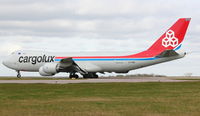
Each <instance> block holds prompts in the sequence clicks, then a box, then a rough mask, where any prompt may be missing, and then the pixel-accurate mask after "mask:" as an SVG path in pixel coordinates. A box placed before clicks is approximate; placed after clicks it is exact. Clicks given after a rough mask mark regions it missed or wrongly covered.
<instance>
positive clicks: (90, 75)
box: [69, 72, 99, 79]
mask: <svg viewBox="0 0 200 116" xmlns="http://www.w3.org/2000/svg"><path fill="white" fill-rule="evenodd" d="M98 77H99V76H98V75H97V74H96V73H88V74H84V75H83V78H84V79H87V78H98ZM69 78H70V79H78V78H79V76H78V75H77V74H76V73H75V72H72V73H70V74H69Z"/></svg>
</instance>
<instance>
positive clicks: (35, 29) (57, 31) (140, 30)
mask: <svg viewBox="0 0 200 116" xmlns="http://www.w3.org/2000/svg"><path fill="white" fill-rule="evenodd" d="M199 5H200V1H199V0H0V40H1V42H0V61H1V62H2V60H3V59H5V58H6V57H5V56H6V55H8V54H10V53H11V52H12V51H15V50H19V49H26V50H45V51H55V52H72V51H133V53H135V52H137V51H141V50H145V49H147V48H148V47H149V46H150V45H151V44H152V43H153V42H154V41H155V40H156V39H157V38H158V37H159V36H160V35H161V34H162V33H164V32H165V31H166V30H167V29H168V27H170V26H171V25H172V24H173V23H174V22H175V21H176V20H177V19H178V18H181V17H191V18H192V20H191V23H190V26H189V29H188V32H187V35H186V36H185V41H184V43H183V46H182V49H183V50H185V51H187V52H192V53H191V54H188V55H187V56H186V57H185V58H183V59H180V60H176V61H172V62H168V63H163V64H158V65H154V66H151V67H147V68H142V69H138V70H133V71H131V72H130V73H129V74H135V73H148V74H150V73H154V74H164V75H184V74H185V73H193V75H200V62H199V60H200V52H199V51H200V8H199ZM0 75H2V76H4V75H6V76H15V75H16V72H15V71H13V70H11V69H8V68H6V67H5V66H3V65H2V64H0ZM23 75H38V73H23Z"/></svg>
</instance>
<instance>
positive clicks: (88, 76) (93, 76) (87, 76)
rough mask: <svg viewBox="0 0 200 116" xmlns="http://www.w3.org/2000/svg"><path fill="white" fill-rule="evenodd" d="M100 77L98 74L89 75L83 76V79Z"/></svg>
mask: <svg viewBox="0 0 200 116" xmlns="http://www.w3.org/2000/svg"><path fill="white" fill-rule="evenodd" d="M98 77H99V76H98V75H97V74H96V73H88V74H85V75H83V78H98Z"/></svg>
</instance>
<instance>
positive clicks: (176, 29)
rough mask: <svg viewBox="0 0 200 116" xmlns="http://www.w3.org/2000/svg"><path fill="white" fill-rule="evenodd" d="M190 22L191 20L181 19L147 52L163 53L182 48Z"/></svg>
mask: <svg viewBox="0 0 200 116" xmlns="http://www.w3.org/2000/svg"><path fill="white" fill-rule="evenodd" d="M190 20H191V18H180V19H179V20H178V21H176V23H175V24H174V25H172V26H171V27H170V28H169V29H168V30H167V31H166V32H165V33H164V34H163V35H162V36H161V37H160V38H159V39H158V40H157V41H156V42H155V43H154V44H153V45H152V46H151V47H150V48H149V49H148V50H147V51H149V50H150V51H156V52H163V51H164V50H169V49H174V50H176V49H178V48H180V46H181V43H182V41H183V39H184V36H185V33H186V31H187V28H188V25H189V22H190Z"/></svg>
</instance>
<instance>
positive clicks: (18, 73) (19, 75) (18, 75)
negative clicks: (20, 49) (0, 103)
mask: <svg viewBox="0 0 200 116" xmlns="http://www.w3.org/2000/svg"><path fill="white" fill-rule="evenodd" d="M17 78H21V74H20V71H19V70H17Z"/></svg>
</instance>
